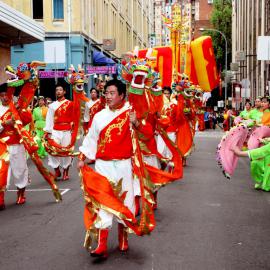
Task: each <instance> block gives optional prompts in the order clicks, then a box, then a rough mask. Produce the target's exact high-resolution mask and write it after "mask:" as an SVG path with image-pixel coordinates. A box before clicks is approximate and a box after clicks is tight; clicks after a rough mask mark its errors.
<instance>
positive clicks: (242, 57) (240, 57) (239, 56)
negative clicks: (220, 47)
mask: <svg viewBox="0 0 270 270" xmlns="http://www.w3.org/2000/svg"><path fill="white" fill-rule="evenodd" d="M245 60H246V53H245V52H244V51H237V52H236V53H235V61H237V62H239V61H245Z"/></svg>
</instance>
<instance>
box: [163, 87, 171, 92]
mask: <svg viewBox="0 0 270 270" xmlns="http://www.w3.org/2000/svg"><path fill="white" fill-rule="evenodd" d="M165 90H167V91H169V92H170V94H171V93H172V88H171V87H170V86H164V87H163V89H162V92H163V93H164V91H165Z"/></svg>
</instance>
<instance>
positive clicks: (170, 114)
mask: <svg viewBox="0 0 270 270" xmlns="http://www.w3.org/2000/svg"><path fill="white" fill-rule="evenodd" d="M162 115H164V116H166V117H167V118H169V119H170V124H169V126H168V127H167V128H166V132H167V134H168V137H169V138H170V139H171V141H173V142H174V143H175V142H176V132H177V130H178V125H177V100H175V99H173V100H172V101H170V102H168V103H167V104H164V106H163V110H162ZM157 145H158V152H159V153H160V154H161V155H162V156H163V157H166V158H169V159H170V158H171V157H172V154H171V152H170V150H169V149H168V147H167V146H166V144H165V142H164V141H163V139H162V138H161V136H160V135H159V136H158V138H157Z"/></svg>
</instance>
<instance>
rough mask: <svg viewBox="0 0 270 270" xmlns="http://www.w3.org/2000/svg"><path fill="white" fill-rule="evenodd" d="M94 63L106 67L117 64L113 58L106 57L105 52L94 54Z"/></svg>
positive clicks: (95, 52)
mask: <svg viewBox="0 0 270 270" xmlns="http://www.w3.org/2000/svg"><path fill="white" fill-rule="evenodd" d="M93 63H94V64H95V65H104V66H110V65H114V64H115V62H114V61H113V60H112V59H111V58H109V57H107V56H106V55H104V53H103V52H100V51H94V52H93Z"/></svg>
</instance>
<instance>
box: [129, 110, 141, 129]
mask: <svg viewBox="0 0 270 270" xmlns="http://www.w3.org/2000/svg"><path fill="white" fill-rule="evenodd" d="M129 121H130V123H132V124H133V125H134V126H135V127H138V126H139V125H140V122H139V121H138V119H137V116H136V112H133V111H131V112H130V113H129Z"/></svg>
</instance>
